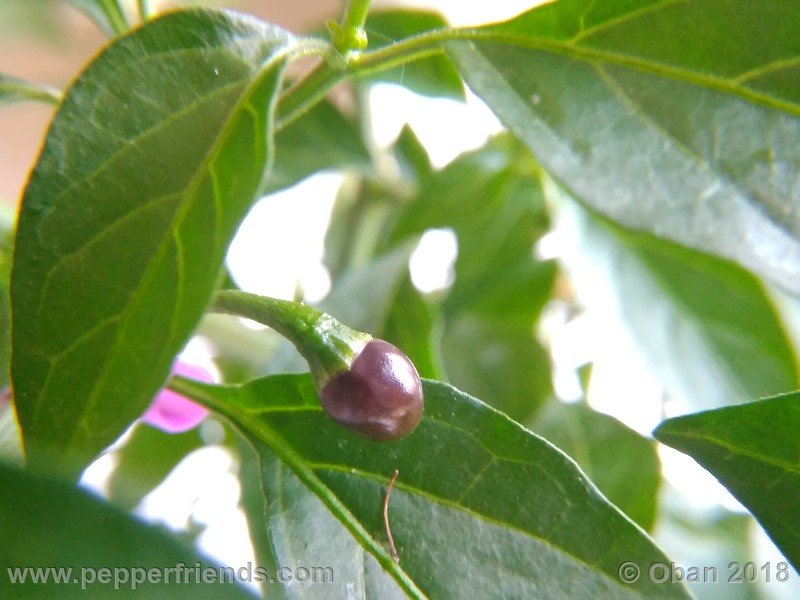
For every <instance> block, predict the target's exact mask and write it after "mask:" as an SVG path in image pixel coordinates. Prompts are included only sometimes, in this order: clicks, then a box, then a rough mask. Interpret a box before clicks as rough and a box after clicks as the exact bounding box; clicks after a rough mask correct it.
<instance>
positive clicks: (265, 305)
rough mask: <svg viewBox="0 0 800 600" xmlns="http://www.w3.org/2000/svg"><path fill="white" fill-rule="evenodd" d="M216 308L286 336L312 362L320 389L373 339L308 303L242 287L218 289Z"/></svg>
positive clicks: (351, 361)
mask: <svg viewBox="0 0 800 600" xmlns="http://www.w3.org/2000/svg"><path fill="white" fill-rule="evenodd" d="M212 310H214V311H217V312H224V313H228V314H233V315H238V316H241V317H246V318H248V319H252V320H254V321H258V322H259V323H263V324H264V325H267V326H268V327H271V328H272V329H274V330H275V331H277V332H278V333H279V334H281V335H282V336H284V337H285V338H286V339H288V340H289V341H290V342H292V344H294V346H295V347H296V348H297V350H298V352H300V354H302V355H303V358H305V359H306V361H307V362H308V366H309V367H310V369H311V374H312V375H313V377H314V381H315V382H316V384H317V387H318V388H319V389H321V388H322V386H323V385H325V383H326V382H327V381H328V380H329V379H330V378H331V377H332V376H333V375H335V374H337V373H340V372H342V371H347V370H348V369H349V368H350V365H351V364H352V363H353V360H354V359H355V357H356V356H358V354H359V353H360V352H361V349H362V348H363V347H364V345H365V344H366V343H367V342H368V341H369V340H370V339H371V336H370V335H368V334H366V333H362V332H360V331H356V330H354V329H350V328H349V327H347V326H346V325H343V324H342V323H339V321H337V320H336V319H334V318H333V317H331V316H330V315H327V314H325V313H323V312H321V311H319V310H317V309H315V308H312V307H310V306H308V305H306V304H301V303H299V302H289V301H288V300H277V299H275V298H267V297H265V296H256V295H255V294H248V293H247V292H240V291H238V290H223V291H220V292H217V296H216V298H215V301H214V305H213V307H212Z"/></svg>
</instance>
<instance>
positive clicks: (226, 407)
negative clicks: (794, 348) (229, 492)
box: [172, 375, 687, 599]
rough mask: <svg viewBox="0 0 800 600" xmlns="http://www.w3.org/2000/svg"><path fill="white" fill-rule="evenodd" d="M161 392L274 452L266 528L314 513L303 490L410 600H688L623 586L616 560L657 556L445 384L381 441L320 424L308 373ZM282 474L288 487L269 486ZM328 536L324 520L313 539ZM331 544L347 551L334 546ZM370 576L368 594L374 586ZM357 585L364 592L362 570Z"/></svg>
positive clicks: (570, 477)
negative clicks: (406, 428) (408, 431)
mask: <svg viewBox="0 0 800 600" xmlns="http://www.w3.org/2000/svg"><path fill="white" fill-rule="evenodd" d="M172 387H173V389H175V390H176V391H178V392H180V393H182V394H186V395H188V396H190V397H192V398H194V399H196V400H197V401H199V402H202V403H204V404H205V405H206V406H208V407H210V408H212V409H214V410H216V411H218V412H219V413H220V414H222V415H223V416H225V417H227V418H228V419H230V420H231V421H232V422H233V424H234V425H236V426H237V428H239V429H240V431H242V433H243V434H244V435H246V436H247V437H248V438H249V439H250V441H251V442H252V443H253V445H254V447H255V448H257V449H259V448H263V447H264V446H267V447H269V450H270V452H271V453H274V454H275V456H277V457H278V459H279V460H280V463H277V464H276V463H275V462H274V461H273V460H272V457H271V455H270V454H267V453H263V452H262V453H263V454H264V467H265V477H264V481H265V484H266V485H267V486H269V488H268V490H267V499H268V501H270V498H271V497H272V496H271V495H272V494H274V495H275V496H276V498H277V500H276V501H283V505H281V506H279V507H277V508H274V510H275V512H274V513H272V519H273V520H271V523H270V526H271V527H273V523H274V526H275V527H280V526H281V522H280V519H281V518H283V515H284V514H288V515H290V518H291V520H292V523H293V524H295V525H298V524H299V526H303V519H302V518H301V517H302V516H304V517H307V518H309V519H310V518H312V517H314V516H315V515H316V514H317V511H318V509H319V505H318V504H317V505H316V506H311V507H307V505H306V497H307V496H306V494H304V493H302V492H303V488H305V489H306V490H308V491H310V492H312V493H313V494H314V495H315V496H316V497H317V498H318V499H319V500H320V501H321V503H322V504H323V505H324V506H325V508H327V510H328V511H330V513H332V514H333V516H334V517H335V518H336V519H338V521H339V522H340V523H341V524H342V525H343V526H344V527H345V528H346V529H347V531H348V532H349V534H350V535H351V536H352V537H353V539H354V540H355V541H356V542H357V543H358V545H359V546H360V548H361V550H360V551H359V554H358V556H361V552H364V553H366V555H371V557H373V558H374V559H375V561H377V565H376V564H374V563H373V562H372V560H371V559H369V560H367V561H366V562H367V565H366V567H365V568H366V569H367V570H368V571H370V573H371V572H373V571H375V570H380V571H383V572H385V573H386V574H388V575H389V576H391V577H392V578H394V580H395V581H396V582H397V584H398V585H399V586H400V587H401V588H402V589H403V590H404V591H405V592H406V593H407V594H409V595H411V596H413V597H424V596H430V597H445V596H446V597H460V598H464V597H472V596H474V594H475V591H476V590H480V594H481V597H485V598H508V597H553V598H560V597H578V596H581V595H586V594H588V593H590V594H591V596H592V597H593V598H614V599H618V598H641V597H647V598H685V597H687V595H686V592H685V591H684V589H683V588H682V587H680V586H676V585H670V584H662V585H657V584H653V583H650V582H649V581H647V578H646V577H643V578H641V579H640V580H639V581H638V582H636V583H634V584H631V585H626V584H623V583H621V582H620V581H619V579H618V576H617V571H618V569H619V567H620V564H621V563H622V562H624V561H626V560H635V561H637V562H639V563H640V564H641V565H649V564H650V563H651V562H655V561H665V560H666V559H665V558H664V557H663V555H662V554H661V552H660V551H659V550H658V549H657V548H656V547H655V546H654V545H653V543H652V541H651V540H650V539H649V538H648V537H647V536H646V535H645V534H644V533H643V532H642V531H641V530H640V529H639V528H638V527H636V526H635V525H634V524H633V523H632V522H631V521H629V520H628V519H627V518H626V517H624V516H623V515H622V514H621V513H620V512H619V511H618V510H617V509H616V508H614V507H613V506H612V505H610V504H608V503H607V501H606V500H605V499H604V498H603V496H602V495H600V494H599V493H598V492H597V490H596V489H595V488H594V486H593V485H592V484H591V483H590V482H589V481H588V480H587V479H586V477H585V476H584V475H583V474H582V472H581V471H580V470H579V469H578V468H577V467H576V465H575V463H574V462H572V461H571V460H570V459H569V458H568V457H567V456H565V455H564V454H563V453H561V452H559V451H558V450H557V449H555V448H554V447H553V446H552V445H550V444H548V443H547V442H545V441H544V440H542V439H541V438H539V437H537V436H535V435H533V434H531V433H529V432H527V431H526V430H524V429H522V428H521V427H520V426H519V425H517V424H515V423H514V422H513V421H511V420H509V419H508V418H507V417H505V416H504V415H502V414H501V413H498V412H496V411H494V410H492V409H490V408H489V407H487V406H486V405H484V404H482V403H481V402H479V401H477V400H475V399H473V398H471V397H469V396H467V395H465V394H462V393H461V392H458V391H456V390H455V389H453V388H451V387H450V386H448V385H446V384H442V383H437V382H432V381H429V380H426V381H425V384H424V387H425V403H426V406H425V416H424V418H423V420H422V423H421V424H420V426H419V427H418V428H417V430H416V431H415V432H414V433H413V434H412V435H410V436H408V437H407V438H405V439H403V440H399V441H396V442H389V443H384V444H377V443H375V442H372V441H369V440H366V439H363V438H360V437H357V436H354V435H352V434H350V433H349V432H347V431H345V430H343V429H342V428H340V427H339V426H337V425H336V424H335V423H334V422H333V421H332V420H330V419H328V418H327V417H326V416H325V415H324V414H323V413H322V410H321V408H320V403H319V400H318V398H317V396H316V394H315V392H314V387H313V383H312V381H311V379H310V378H309V377H308V376H307V375H283V376H275V377H267V378H265V379H260V380H256V381H253V382H250V383H249V384H247V385H245V386H239V387H234V386H228V387H223V386H208V385H204V384H198V383H196V382H192V381H190V380H186V379H178V380H177V381H175V380H174V381H173V383H172ZM453 457H458V460H456V461H455V462H454V461H453ZM285 467H288V468H289V469H291V472H292V473H293V474H294V476H296V480H295V479H290V480H288V481H287V482H286V483H285V484H281V479H280V477H281V472H282V471H285ZM394 469H398V470H399V472H400V477H399V479H398V482H397V485H396V486H395V488H394V491H393V492H392V495H391V503H390V520H391V528H392V532H393V535H394V539H395V542H396V544H397V548H398V552H399V555H400V562H399V564H397V563H395V562H393V561H392V559H391V557H390V556H389V553H388V552H387V550H386V537H385V532H384V524H383V521H382V517H381V506H382V499H383V495H384V492H385V487H386V484H387V482H388V478H389V477H390V476H391V474H392V472H393V471H394ZM281 485H285V486H286V487H283V488H282V487H280V486H281ZM276 486H278V487H276ZM297 490H299V492H298V491H297ZM268 510H269V509H268ZM294 511H297V512H298V513H300V515H297V514H293V513H294ZM313 522H314V523H316V522H317V521H316V520H315V521H313ZM308 523H311V521H306V525H305V526H306V527H308ZM329 527H330V521H327V522H325V523H324V524H323V527H322V530H323V531H326V532H327V530H328V528H329ZM279 535H280V536H281V537H285V538H287V539H291V540H295V543H294V547H293V551H294V553H295V554H294V556H297V557H303V548H305V547H306V545H310V546H315V544H313V543H312V542H309V541H308V538H296V537H294V534H293V533H292V532H289V533H281V534H279ZM299 539H302V540H303V541H302V543H300V542H299ZM312 540H313V538H312ZM342 547H343V548H348V547H349V546H348V545H347V544H344V545H343V546H339V545H338V544H337V549H338V548H342ZM277 550H278V552H277V554H278V560H279V562H281V560H282V559H283V557H282V554H283V553H282V552H281V549H280V548H278V549H277ZM297 560H298V561H299V560H300V559H299V558H298V559H297ZM377 579H378V583H377V584H376V585H381V582H383V581H384V580H383V578H382V577H377ZM366 580H367V586H369V585H371V582H372V581H373V578H372V576H371V574H370V575H369V576H367V579H366ZM359 581H360V582H359ZM359 581H353V582H352V583H353V585H354V586H356V587H355V589H359V590H360V589H363V588H361V587H359V586H361V585H363V581H364V580H359ZM588 590H591V592H588ZM365 595H366V594H364V593H362V594H361V596H360V597H365ZM378 597H383V596H381V595H380V594H378Z"/></svg>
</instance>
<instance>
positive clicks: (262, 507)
mask: <svg viewBox="0 0 800 600" xmlns="http://www.w3.org/2000/svg"><path fill="white" fill-rule="evenodd" d="M226 433H227V434H229V435H230V436H231V437H232V438H233V439H234V440H235V443H236V449H237V451H238V455H239V486H240V487H241V497H240V499H239V506H240V508H241V509H242V512H244V514H245V517H246V518H247V529H248V531H249V533H250V542H251V543H252V545H253V553H254V555H255V559H256V566H257V567H261V568H262V569H266V570H267V572H268V573H277V572H278V565H277V562H276V559H275V553H274V551H273V549H272V533H271V532H269V530H268V528H267V524H268V520H267V500H266V498H265V497H264V492H263V487H262V485H261V459H260V457H259V455H258V453H257V452H256V451H255V450H254V449H253V447H252V446H251V445H250V443H249V442H248V441H247V440H246V439H245V438H244V436H242V435H241V434H239V432H238V431H235V430H234V429H233V428H232V427H231V428H230V430H229V431H226ZM315 564H323V563H315ZM297 566H299V565H297ZM278 585H279V583H278V582H277V581H273V579H272V578H271V579H270V580H269V581H264V582H261V591H262V596H264V597H267V598H271V597H272V595H271V594H264V593H263V592H264V591H266V590H265V588H267V586H270V587H269V590H270V591H273V590H275V591H277V586H278Z"/></svg>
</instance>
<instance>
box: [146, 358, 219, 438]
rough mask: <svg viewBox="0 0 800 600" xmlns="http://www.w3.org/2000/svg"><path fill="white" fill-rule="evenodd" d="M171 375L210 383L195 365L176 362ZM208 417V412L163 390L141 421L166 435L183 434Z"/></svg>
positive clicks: (201, 370)
mask: <svg viewBox="0 0 800 600" xmlns="http://www.w3.org/2000/svg"><path fill="white" fill-rule="evenodd" d="M172 373H173V374H178V375H183V376H184V377H188V378H190V379H196V380H197V381H202V382H204V383H212V382H213V381H214V379H213V378H212V377H211V374H210V373H209V372H208V371H206V370H205V369H203V368H202V367H198V366H197V365H191V364H188V363H183V362H180V361H178V362H176V363H175V364H174V365H173V367H172ZM206 415H208V410H206V409H205V408H203V407H202V406H200V405H199V404H197V403H196V402H193V401H192V400H189V399H188V398H186V397H185V396H181V395H180V394H177V393H175V392H173V391H172V390H168V389H166V388H165V389H163V390H161V391H160V392H159V393H158V394H157V395H156V397H155V398H154V399H153V403H152V404H151V405H150V408H148V409H147V411H145V413H144V415H142V420H143V421H144V422H145V423H147V424H148V425H152V426H153V427H156V428H158V429H161V430H162V431H166V432H167V433H183V432H184V431H189V430H190V429H193V428H194V427H197V426H198V425H199V424H200V423H201V422H202V420H203V419H205V418H206Z"/></svg>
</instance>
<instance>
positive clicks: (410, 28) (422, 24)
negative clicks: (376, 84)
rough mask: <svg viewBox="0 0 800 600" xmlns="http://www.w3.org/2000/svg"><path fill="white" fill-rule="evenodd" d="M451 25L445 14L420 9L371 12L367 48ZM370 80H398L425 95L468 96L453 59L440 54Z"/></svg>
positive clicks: (368, 20)
mask: <svg viewBox="0 0 800 600" xmlns="http://www.w3.org/2000/svg"><path fill="white" fill-rule="evenodd" d="M446 26H447V22H446V21H445V20H444V19H443V18H442V16H441V15H439V14H438V13H435V12H428V11H419V10H416V11H415V10H402V9H395V10H383V11H376V12H373V13H370V14H369V16H368V17H367V22H366V24H365V29H366V31H367V35H368V36H369V45H368V46H367V50H375V49H377V48H381V47H383V46H387V45H389V44H392V43H394V42H397V41H399V40H402V39H404V38H407V37H411V36H413V35H416V34H420V33H423V32H426V31H431V30H434V29H440V28H443V27H446ZM366 79H367V80H368V81H380V82H386V83H398V84H400V85H403V86H405V87H407V88H408V89H410V90H411V91H413V92H416V93H418V94H422V95H424V96H433V97H436V96H441V97H447V98H454V99H456V100H463V99H464V84H463V83H462V81H461V77H460V76H459V74H458V72H457V71H456V70H455V68H454V67H453V64H452V63H451V62H450V59H448V58H447V56H445V55H444V54H438V55H435V56H430V57H427V58H423V59H421V60H418V61H415V62H413V63H409V64H407V65H403V66H400V67H396V68H394V69H389V70H385V71H380V72H378V73H373V74H371V75H368V76H367V77H366Z"/></svg>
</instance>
